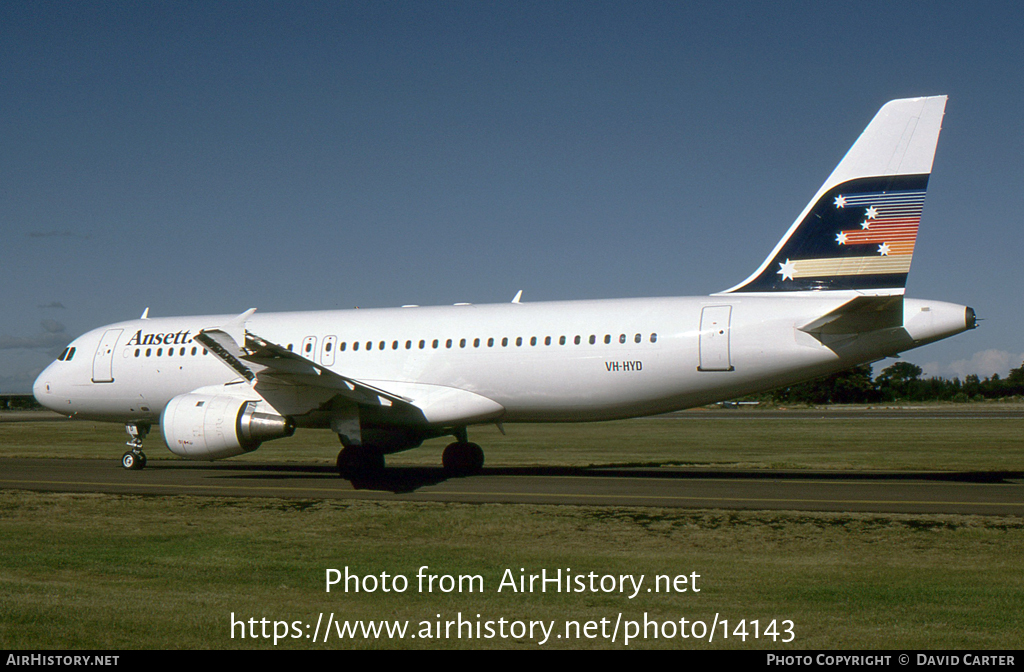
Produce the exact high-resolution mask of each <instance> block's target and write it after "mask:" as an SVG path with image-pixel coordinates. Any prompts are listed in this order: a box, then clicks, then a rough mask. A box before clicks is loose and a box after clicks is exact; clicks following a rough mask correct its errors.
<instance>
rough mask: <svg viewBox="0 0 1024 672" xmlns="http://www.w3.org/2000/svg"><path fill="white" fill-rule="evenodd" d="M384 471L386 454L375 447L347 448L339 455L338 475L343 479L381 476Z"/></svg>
mask: <svg viewBox="0 0 1024 672" xmlns="http://www.w3.org/2000/svg"><path fill="white" fill-rule="evenodd" d="M383 471H384V453H382V452H381V451H380V449H378V448H375V447H373V446H345V447H344V448H342V449H341V452H340V453H338V474H340V475H341V477H342V478H349V479H351V478H357V477H366V476H375V475H379V474H380V473H381V472H383Z"/></svg>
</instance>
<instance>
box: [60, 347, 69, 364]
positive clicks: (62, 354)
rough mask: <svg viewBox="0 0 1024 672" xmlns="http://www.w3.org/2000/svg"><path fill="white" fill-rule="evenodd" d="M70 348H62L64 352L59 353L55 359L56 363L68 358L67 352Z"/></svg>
mask: <svg viewBox="0 0 1024 672" xmlns="http://www.w3.org/2000/svg"><path fill="white" fill-rule="evenodd" d="M70 349H71V348H64V352H62V353H60V357H58V358H57V361H58V362H63V361H64V358H65V357H67V356H68V350H70Z"/></svg>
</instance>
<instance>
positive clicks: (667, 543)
mask: <svg viewBox="0 0 1024 672" xmlns="http://www.w3.org/2000/svg"><path fill="white" fill-rule="evenodd" d="M507 431H508V436H505V437H503V436H502V435H501V434H499V433H498V432H497V431H496V430H494V429H486V428H484V429H479V430H476V431H474V432H473V434H472V436H473V438H474V440H477V441H479V442H480V443H481V444H482V445H484V446H485V448H486V450H487V460H488V464H492V465H495V464H518V465H586V464H596V465H608V464H652V465H653V464H709V465H716V466H721V467H728V466H732V465H736V466H743V467H747V468H751V467H752V468H772V467H778V466H785V467H787V468H838V469H848V468H850V469H853V468H856V469H863V468H870V469H877V468H882V469H954V470H963V469H972V470H1020V468H1021V463H1022V460H1021V450H1020V435H1021V432H1020V421H1019V420H1013V419H1010V420H998V419H988V420H955V419H949V420H946V419H939V420H935V419H932V420H907V419H887V420H842V419H839V420H833V419H830V420H812V419H798V420H769V419H765V418H761V419H758V418H757V417H752V418H750V419H749V420H748V419H742V420H738V419H723V420H714V419H700V420H691V419H686V418H683V419H651V420H638V421H626V422H619V423H602V424H599V425H583V426H510V427H508V428H507ZM154 439H156V440H154ZM444 443H445V442H444V441H436V442H431V443H430V444H429V445H427V446H425V447H424V448H422V449H420V450H416V451H410V452H409V453H404V454H401V455H398V456H393V457H391V458H389V460H391V461H392V463H399V462H401V463H405V464H436V463H437V462H438V461H439V454H440V450H441V448H443V445H444ZM148 444H149V445H148V447H147V453H148V454H149V456H150V459H161V458H163V457H165V456H166V457H171V456H170V454H169V453H166V450H165V449H164V448H163V447H162V445H160V444H161V442H160V441H159V438H158V437H151V438H150V439H149V440H148ZM122 446H123V438H122V435H121V429H120V428H119V427H116V426H106V425H96V424H92V423H63V422H48V423H0V468H2V458H3V457H12V456H16V455H17V456H40V455H50V456H53V457H56V458H59V457H70V456H74V457H83V456H91V457H102V458H104V459H111V460H116V459H117V458H118V457H119V456H120V454H121V452H123V448H122ZM336 452H337V444H336V443H335V440H334V438H333V437H332V436H331V435H330V434H329V433H322V434H317V433H307V432H300V433H299V435H297V436H296V437H294V438H292V439H288V440H286V441H279V442H273V443H268V444H267V445H265V446H264V447H262V448H261V449H260V450H259V451H257V452H256V453H254V454H252V455H250V456H245V457H243V458H241V459H255V460H261V461H277V460H281V461H286V460H287V461H291V460H294V461H322V462H325V463H326V462H331V461H333V459H334V456H335V454H336ZM1022 557H1024V519H1022V518H1019V517H994V516H993V517H980V516H953V515H880V514H814V513H810V514H809V513H797V512H758V511H750V512H742V511H741V512H724V511H714V510H693V511H687V510H679V509H659V508H652V507H583V506H536V505H523V504H480V505H468V504H425V503H412V502H388V503H378V502H362V501H355V502H344V501H295V500H277V499H236V498H207V497H161V496H146V497H144V496H119V495H98V494H97V495H90V494H60V493H53V494H49V493H28V492H18V491H0V648H58V649H66V648H111V649H128V648H243V647H244V648H264V647H265V648H274V646H275V645H274V643H273V640H272V639H263V638H259V639H252V638H251V637H246V638H245V639H242V638H241V636H240V634H241V629H240V628H238V627H237V626H236V628H235V630H234V634H235V637H234V638H232V637H231V635H232V628H231V615H232V614H234V616H235V618H236V619H237V620H241V621H245V622H246V623H248V619H250V618H254V619H256V629H257V631H259V630H260V628H261V625H260V624H259V619H263V618H266V619H268V626H267V627H268V628H269V633H268V634H272V633H273V630H274V625H273V624H274V622H275V621H280V622H281V624H282V625H283V626H284V628H285V629H286V636H285V637H284V638H282V639H280V641H279V642H278V643H277V645H276V647H277V648H363V647H375V648H439V647H443V648H449V647H450V648H478V647H483V648H538V646H539V645H538V639H539V636H538V637H530V636H529V634H528V633H522V635H523V636H520V637H507V638H500V637H494V638H489V639H488V638H484V639H476V638H473V639H470V638H467V637H465V636H463V637H462V638H459V637H456V636H455V634H454V632H455V631H454V630H451V631H450V633H449V635H450V636H449V637H447V638H446V637H437V636H436V635H432V636H431V637H428V638H425V637H423V636H421V637H418V638H417V639H409V638H406V639H402V640H398V639H394V638H391V639H389V638H386V637H382V638H369V639H367V638H363V637H356V638H351V637H345V638H338V637H335V636H332V637H331V638H330V639H328V641H327V642H326V643H323V642H322V641H320V642H318V643H313V642H312V641H311V640H310V639H307V638H306V637H305V636H304V635H306V634H310V633H312V632H313V628H314V627H315V626H316V623H317V619H318V617H319V615H320V614H321V613H323V614H324V616H323V619H324V622H326V620H327V619H328V614H333V615H334V617H335V618H341V619H348V620H355V619H366V620H380V619H388V620H392V621H395V620H398V621H408V622H409V625H408V627H409V628H410V629H409V630H408V631H407V635H408V634H409V633H420V632H422V628H424V627H425V625H424V623H429V624H434V623H436V622H438V621H440V622H441V624H442V628H443V627H444V622H445V621H448V620H456V619H457V615H458V614H460V613H461V614H462V617H463V619H466V620H470V621H472V622H474V623H475V622H477V621H480V622H482V623H485V622H487V621H495V622H497V621H498V619H501V618H503V619H506V621H507V622H509V623H511V622H515V621H523V622H528V621H543V622H545V623H553V624H554V626H553V630H552V631H551V635H550V637H549V638H548V640H547V641H546V643H545V644H544V646H545V647H568V648H620V647H623V646H624V644H623V641H622V638H623V634H624V630H625V628H624V627H623V629H620V630H619V631H618V633H617V639H616V641H615V642H614V643H613V642H611V641H610V640H609V639H608V638H603V637H600V636H597V637H595V638H587V637H586V636H583V635H581V636H579V637H570V638H566V637H564V635H565V634H566V631H565V623H566V621H578V622H579V623H580V624H581V625H583V624H585V623H586V622H587V621H593V622H594V624H595V625H594V628H595V630H596V632H597V633H600V630H601V626H600V621H601V619H606V620H607V624H606V626H605V627H606V630H607V634H609V636H610V634H611V629H612V625H613V624H614V623H615V622H616V619H617V618H619V615H620V614H621V619H622V622H623V623H625V622H626V621H636V622H641V623H642V621H643V619H644V617H645V615H646V617H647V618H648V619H649V620H653V621H657V622H658V623H662V624H663V623H664V622H666V621H671V622H673V623H676V624H678V622H679V619H680V618H686V619H687V620H688V621H694V620H699V621H704V622H706V624H707V625H709V626H710V625H711V624H712V623H713V621H714V618H715V615H716V614H718V617H719V626H718V629H717V630H716V636H715V639H714V641H712V642H710V643H708V641H707V640H706V639H701V640H697V639H693V638H690V639H683V638H681V637H679V636H678V633H676V634H675V635H674V636H672V637H669V638H666V637H664V636H663V635H664V632H665V631H664V630H661V631H659V635H660V636H659V637H658V638H656V639H655V638H654V637H653V636H652V634H651V629H650V628H648V632H647V634H648V637H647V638H646V639H644V638H637V639H635V640H634V641H632V642H631V643H630V644H629V647H630V648H640V647H659V648H719V647H721V648H760V649H780V650H783V649H793V648H829V649H831V648H870V649H878V648H885V649H894V648H895V649H900V648H903V649H917V648H1010V649H1013V648H1019V647H1020V643H1021V642H1022V641H1024V623H1022V616H1021V614H1022V613H1024V573H1022V571H1021V569H1022V567H1024V561H1022V560H1021V558H1022ZM423 565H427V566H429V567H430V568H431V569H430V570H429V571H430V572H432V573H436V574H449V575H478V576H480V577H481V579H482V582H483V586H484V590H483V592H473V593H468V592H463V593H459V592H452V593H442V592H439V590H435V591H434V592H433V593H423V592H420V591H419V590H418V589H417V585H416V580H415V576H416V573H417V570H418V568H419V567H421V566H423ZM345 567H348V568H350V571H352V572H354V573H357V574H360V575H367V574H373V575H376V576H378V577H379V576H380V574H381V572H387V573H389V574H390V575H396V574H400V575H403V576H405V577H407V578H408V579H409V580H410V586H409V588H408V589H407V590H406V591H405V592H402V593H396V592H391V593H384V592H382V591H381V590H377V591H376V592H373V593H366V592H359V593H354V592H348V593H346V592H344V591H342V590H340V588H335V589H334V590H333V591H332V592H331V593H327V592H325V572H326V570H327V569H328V568H338V569H344V568H345ZM520 568H522V569H525V571H526V572H527V573H539V572H540V571H541V570H542V569H547V570H548V571H549V572H552V571H555V570H557V569H559V568H561V569H563V570H565V569H566V568H571V570H572V572H573V573H574V574H586V573H589V572H594V573H595V574H596V575H598V576H603V575H615V576H618V575H632V576H634V577H638V576H639V575H644V577H645V579H646V580H647V581H651V580H652V577H653V576H654V575H657V574H662V575H670V576H675V575H687V576H690V575H691V574H692V573H696V574H699V575H700V578H699V583H698V585H699V587H700V588H701V590H700V592H693V591H692V590H691V591H687V592H681V593H675V594H665V593H646V592H643V591H641V592H640V593H638V594H637V596H636V597H635V598H633V599H630V598H629V593H631V592H632V591H631V590H629V591H627V594H625V595H623V594H619V593H618V592H602V591H600V590H598V591H596V592H591V591H585V592H579V593H565V592H561V593H558V592H546V593H540V592H534V593H527V594H522V593H516V592H511V591H510V589H508V588H507V587H506V588H505V589H503V590H502V591H501V592H497V588H498V586H499V585H500V583H501V579H502V574H503V572H504V570H505V569H510V570H511V571H512V572H513V575H515V576H518V575H519V572H520ZM646 585H648V586H649V585H650V584H649V583H648V584H646ZM478 614H479V617H478V616H477V615H478ZM721 620H727V621H728V622H729V630H730V635H731V636H730V637H728V638H723V636H722V635H723V629H722V626H721ZM741 620H745V625H746V630H747V632H748V636H747V638H746V641H743V640H742V638H741V637H739V636H738V635H736V634H733V632H734V629H735V628H736V627H737V626H738V625H739V624H740V621H741ZM754 620H757V621H758V625H757V627H758V628H759V629H760V630H762V631H763V630H764V629H765V628H766V627H767V624H769V623H770V622H771V621H772V620H776V621H777V623H779V625H778V626H777V631H778V633H779V635H778V637H776V640H778V641H772V638H771V637H768V638H765V637H764V636H763V632H762V637H761V638H758V639H754V638H753V637H752V633H753V628H754V626H753V624H752V621H754ZM785 620H789V621H792V622H793V624H794V627H793V633H794V640H793V641H792V642H791V643H788V644H784V643H782V641H781V640H782V639H785V638H788V635H787V634H785V633H784V632H783V626H782V625H781V622H782V621H785ZM295 622H300V624H299V625H298V628H299V629H298V630H296V629H295V627H294V624H295ZM307 624H308V625H309V629H308V630H306V629H304V627H305V625H307ZM691 626H692V623H691ZM494 627H497V626H496V625H495V626H494ZM673 627H674V626H673ZM296 632H298V633H299V634H300V635H301V636H300V637H297V638H293V637H292V636H291V635H294V634H295V633H296ZM484 632H485V633H486V630H485V631H484ZM591 632H593V631H591ZM247 634H249V633H248V632H247ZM463 634H464V635H465V631H463ZM510 634H511V633H510ZM535 634H538V635H539V631H538V633H535ZM559 634H561V635H563V637H562V638H561V639H559V638H558V635H559ZM321 638H322V632H321Z"/></svg>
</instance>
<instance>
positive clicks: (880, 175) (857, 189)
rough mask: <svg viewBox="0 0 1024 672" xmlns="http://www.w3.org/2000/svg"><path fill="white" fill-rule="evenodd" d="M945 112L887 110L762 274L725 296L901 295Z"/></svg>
mask: <svg viewBox="0 0 1024 672" xmlns="http://www.w3.org/2000/svg"><path fill="white" fill-rule="evenodd" d="M945 107H946V96H932V97H929V98H905V99H902V100H893V101H890V102H888V103H886V104H885V105H884V106H883V107H882V109H881V110H879V111H878V114H876V115H875V118H874V119H873V120H872V121H871V123H870V124H868V127H867V128H866V129H864V132H863V133H862V134H861V136H860V138H858V140H857V142H855V143H854V145H853V147H851V148H850V151H849V152H847V153H846V156H845V157H843V160H842V161H840V162H839V165H838V166H836V169H835V170H834V171H832V174H831V175H830V176H829V178H828V179H827V180H826V181H825V183H824V184H823V185H822V186H821V188H820V189H819V190H818V193H817V194H815V195H814V198H812V199H811V201H810V203H808V204H807V207H806V208H804V211H803V212H802V213H801V214H800V216H799V217H797V219H796V221H795V222H794V223H793V225H792V226H791V227H790V228H789V231H787V232H786V235H785V236H783V237H782V240H780V241H779V243H778V244H777V245H776V246H775V249H774V250H772V252H771V254H769V255H768V258H767V259H765V261H764V263H763V264H761V266H760V268H758V269H757V270H756V271H755V272H754V273H753V275H751V276H750V277H749V278H747V279H746V280H744V281H743V282H742V283H740V284H739V285H737V286H735V287H733V288H731V289H728V290H726V291H725V292H723V293H730V292H787V291H824V290H862V291H865V292H869V293H875V294H902V293H903V290H904V288H905V287H906V282H907V273H908V272H909V271H910V261H911V259H912V257H913V254H914V243H915V242H916V240H917V229H918V225H919V223H920V221H921V211H922V208H923V207H924V196H925V190H926V189H927V187H928V177H929V175H930V174H931V171H932V159H933V158H934V157H935V146H936V144H937V143H938V139H939V131H940V130H941V127H942V115H943V112H944V110H945Z"/></svg>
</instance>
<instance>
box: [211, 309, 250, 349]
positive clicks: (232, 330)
mask: <svg viewBox="0 0 1024 672" xmlns="http://www.w3.org/2000/svg"><path fill="white" fill-rule="evenodd" d="M255 312H256V309H255V308H250V309H249V310H247V311H245V312H244V313H242V314H241V315H238V316H237V317H234V318H233V319H231V320H230V321H228V322H226V323H225V324H224V325H222V326H221V327H219V328H220V330H221V331H223V332H224V333H226V334H227V335H228V336H230V337H231V338H232V340H234V342H235V343H237V344H238V347H239V348H244V347H245V323H246V321H247V320H248V319H249V318H250V317H252V314H253V313H255Z"/></svg>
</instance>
